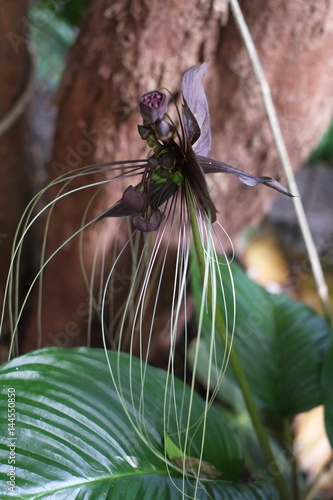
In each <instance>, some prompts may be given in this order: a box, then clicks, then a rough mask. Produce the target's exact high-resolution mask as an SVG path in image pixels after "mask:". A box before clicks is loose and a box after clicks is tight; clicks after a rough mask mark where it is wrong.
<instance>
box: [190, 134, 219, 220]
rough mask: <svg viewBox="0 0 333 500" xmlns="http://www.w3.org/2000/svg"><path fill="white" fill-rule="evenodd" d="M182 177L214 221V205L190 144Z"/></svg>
mask: <svg viewBox="0 0 333 500" xmlns="http://www.w3.org/2000/svg"><path fill="white" fill-rule="evenodd" d="M184 177H185V178H186V180H187V181H188V183H189V184H190V186H191V189H192V192H193V194H194V196H195V197H196V199H197V202H198V203H199V205H200V206H201V208H202V209H203V210H204V211H205V212H206V213H207V215H208V216H209V217H210V219H211V221H212V223H213V222H215V221H216V207H215V205H214V203H213V200H212V198H211V196H210V194H209V190H208V186H207V182H206V179H205V175H204V172H203V170H202V168H201V166H200V164H199V163H198V161H197V157H196V155H195V154H194V151H193V150H192V148H191V146H190V145H189V144H188V146H187V148H186V162H185V163H184Z"/></svg>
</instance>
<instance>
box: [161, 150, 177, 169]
mask: <svg viewBox="0 0 333 500" xmlns="http://www.w3.org/2000/svg"><path fill="white" fill-rule="evenodd" d="M175 164H176V157H175V155H174V154H173V153H165V154H164V155H162V156H161V157H160V165H162V167H164V168H168V169H172V168H173V167H174V166H175Z"/></svg>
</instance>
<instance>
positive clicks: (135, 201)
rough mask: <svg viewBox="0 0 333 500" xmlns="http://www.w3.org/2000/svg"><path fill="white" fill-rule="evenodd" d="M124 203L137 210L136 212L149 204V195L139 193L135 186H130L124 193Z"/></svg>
mask: <svg viewBox="0 0 333 500" xmlns="http://www.w3.org/2000/svg"><path fill="white" fill-rule="evenodd" d="M123 202H124V204H125V205H126V206H127V207H129V208H132V209H133V210H135V212H142V211H143V210H144V209H145V208H146V205H147V195H146V193H142V194H140V193H138V191H137V190H136V189H135V188H134V187H133V186H128V188H127V189H125V191H124V194H123Z"/></svg>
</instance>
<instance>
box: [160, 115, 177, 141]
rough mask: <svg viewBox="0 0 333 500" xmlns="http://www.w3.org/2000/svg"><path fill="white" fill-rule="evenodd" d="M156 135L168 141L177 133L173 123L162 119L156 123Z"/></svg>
mask: <svg viewBox="0 0 333 500" xmlns="http://www.w3.org/2000/svg"><path fill="white" fill-rule="evenodd" d="M155 131H156V137H157V138H159V139H161V141H163V142H166V141H169V140H170V139H172V138H173V136H174V134H175V129H174V127H173V126H172V125H171V123H168V122H166V121H165V120H160V121H159V122H157V123H156V124H155Z"/></svg>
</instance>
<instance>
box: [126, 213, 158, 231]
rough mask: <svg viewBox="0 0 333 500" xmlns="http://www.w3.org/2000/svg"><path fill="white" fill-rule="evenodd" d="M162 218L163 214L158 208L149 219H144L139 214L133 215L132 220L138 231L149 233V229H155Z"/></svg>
mask: <svg viewBox="0 0 333 500" xmlns="http://www.w3.org/2000/svg"><path fill="white" fill-rule="evenodd" d="M163 219H164V215H163V214H162V213H161V212H160V211H159V210H156V212H154V213H153V214H152V215H151V216H150V218H149V219H144V218H143V217H142V215H139V214H138V215H134V217H133V219H132V222H133V225H134V227H136V229H138V231H142V232H143V233H149V232H151V231H157V230H158V228H159V227H160V224H161V222H162V220H163Z"/></svg>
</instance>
